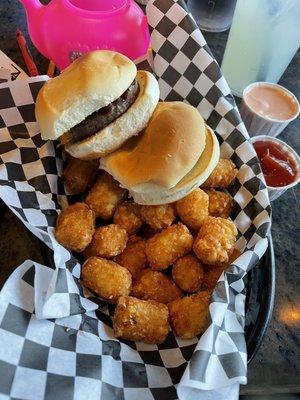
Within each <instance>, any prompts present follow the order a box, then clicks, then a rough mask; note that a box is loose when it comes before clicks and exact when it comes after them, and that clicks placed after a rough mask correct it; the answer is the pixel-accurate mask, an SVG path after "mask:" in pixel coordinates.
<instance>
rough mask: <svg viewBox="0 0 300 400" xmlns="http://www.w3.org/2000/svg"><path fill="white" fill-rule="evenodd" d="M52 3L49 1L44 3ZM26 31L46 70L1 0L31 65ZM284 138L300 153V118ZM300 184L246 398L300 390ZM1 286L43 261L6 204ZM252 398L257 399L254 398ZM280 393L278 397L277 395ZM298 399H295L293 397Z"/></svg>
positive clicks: (11, 52) (283, 203)
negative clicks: (23, 267) (25, 266)
mask: <svg viewBox="0 0 300 400" xmlns="http://www.w3.org/2000/svg"><path fill="white" fill-rule="evenodd" d="M197 1H198V0H189V2H188V3H189V6H190V8H191V10H192V12H193V14H194V17H195V19H196V21H197V20H198V19H199V15H198V14H199V13H198V12H197ZM42 2H43V3H46V2H47V1H42ZM17 28H19V29H21V30H22V31H23V32H24V34H25V36H26V38H27V39H28V44H29V46H30V50H31V52H32V54H33V57H34V59H35V61H36V64H37V66H38V70H39V72H40V73H41V74H44V73H46V71H47V66H48V62H47V60H45V58H43V57H42V56H41V55H40V54H39V53H38V52H37V50H35V48H34V47H33V45H32V44H31V42H30V40H29V38H28V34H27V27H26V19H25V12H24V10H23V8H22V5H21V4H20V3H19V2H18V1H17V0H1V2H0V49H1V50H2V51H4V52H5V53H6V54H7V55H8V56H9V57H10V58H11V59H13V60H14V61H15V62H16V63H18V64H19V65H20V66H21V67H22V68H24V69H26V68H25V65H24V63H23V60H22V58H21V56H20V53H19V50H18V45H17V42H16V40H15V31H16V29H17ZM203 33H204V36H205V38H206V40H207V42H208V44H209V46H210V48H211V50H212V52H213V53H214V55H215V57H216V58H217V60H218V61H219V62H221V60H222V57H223V52H224V49H225V45H226V40H227V36H228V33H226V32H225V33H206V32H203ZM299 71H300V52H299V51H298V53H297V54H296V56H295V57H294V59H293V61H292V62H291V64H290V65H289V67H288V68H287V70H286V72H285V73H284V75H283V76H282V78H281V80H280V82H279V83H280V84H282V85H283V86H285V87H286V88H288V89H289V90H291V91H292V92H293V93H294V94H295V95H296V96H297V97H298V99H299V98H300V74H299ZM280 139H282V140H284V141H286V142H287V143H288V144H289V145H290V146H292V147H293V148H294V149H295V150H296V151H297V152H298V154H299V153H300V119H299V118H298V119H296V120H295V121H293V122H292V123H291V124H290V125H289V126H288V127H287V128H286V129H285V131H284V132H283V133H282V134H281V135H280ZM299 198H300V185H298V187H296V188H294V189H290V190H289V191H287V192H285V193H284V194H283V195H282V196H281V197H280V198H279V199H277V200H276V201H275V202H274V203H273V204H272V208H273V224H272V236H273V241H274V249H275V257H276V297H275V306H274V312H273V317H272V320H271V322H270V325H269V329H268V332H267V335H266V337H265V340H264V343H263V344H262V346H261V348H260V350H259V352H258V353H257V355H256V357H255V359H254V360H253V361H252V363H251V364H250V366H249V370H248V385H247V386H244V387H242V388H241V393H242V394H244V395H247V396H245V397H244V396H242V398H243V399H246V398H247V399H248V395H253V394H257V395H258V394H261V395H263V394H264V395H270V394H278V396H280V397H278V399H279V398H280V400H283V399H287V397H285V396H284V395H283V393H294V394H296V393H300V379H299V370H300V358H299V337H300V329H299V328H300V296H299V290H298V288H299V284H300V227H299V220H300V207H299ZM0 221H1V224H0V254H1V258H0V286H2V285H3V283H4V282H5V280H6V278H7V277H8V276H9V274H10V273H11V272H12V271H13V269H14V268H15V267H17V266H18V265H19V264H21V263H22V262H23V261H24V260H26V259H32V260H35V261H38V262H41V263H42V262H43V261H42V257H41V253H40V247H39V243H38V240H37V239H35V238H34V237H33V236H32V234H31V233H30V232H29V231H28V230H27V229H26V228H25V227H24V226H23V224H22V223H21V222H20V221H19V220H17V219H16V218H15V217H14V216H13V215H12V213H11V212H9V211H8V210H7V209H5V208H1V207H0ZM251 398H252V397H251ZM273 398H274V399H276V398H277V396H275V397H274V396H273V397H272V399H273ZM291 398H295V397H289V399H291Z"/></svg>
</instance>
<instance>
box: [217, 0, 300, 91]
mask: <svg viewBox="0 0 300 400" xmlns="http://www.w3.org/2000/svg"><path fill="white" fill-rule="evenodd" d="M299 46H300V0H251V1H250V0H238V1H237V5H236V9H235V13H234V17H233V22H232V26H231V29H230V33H229V37H228V41H227V45H226V49H225V54H224V58H223V63H222V71H223V74H224V76H225V78H226V80H227V82H228V84H229V86H230V89H231V90H232V92H233V94H235V95H236V96H239V97H241V96H242V93H243V90H244V89H245V87H246V86H248V85H249V84H250V83H253V82H258V81H259V82H262V81H263V82H272V83H277V82H278V81H279V79H280V77H281V75H282V74H283V72H284V71H285V69H286V67H287V66H288V64H289V63H290V61H291V60H292V58H293V56H294V55H295V53H296V51H297V49H298V48H299Z"/></svg>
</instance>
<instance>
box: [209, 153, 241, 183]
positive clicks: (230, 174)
mask: <svg viewBox="0 0 300 400" xmlns="http://www.w3.org/2000/svg"><path fill="white" fill-rule="evenodd" d="M236 175H237V168H236V166H235V164H234V163H233V162H232V161H231V160H227V159H225V158H220V160H219V162H218V164H217V166H216V168H215V169H214V170H213V172H212V173H211V174H210V176H209V177H208V179H207V180H206V181H205V182H204V183H203V185H202V187H205V188H219V189H225V188H227V187H229V186H230V185H232V183H233V181H234V180H235V177H236Z"/></svg>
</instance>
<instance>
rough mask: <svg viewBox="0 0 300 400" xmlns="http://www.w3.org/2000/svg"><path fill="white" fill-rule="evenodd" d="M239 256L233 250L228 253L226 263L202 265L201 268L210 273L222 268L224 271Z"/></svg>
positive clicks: (237, 251)
mask: <svg viewBox="0 0 300 400" xmlns="http://www.w3.org/2000/svg"><path fill="white" fill-rule="evenodd" d="M240 255H241V252H240V251H239V250H238V249H236V248H234V249H233V250H232V253H230V255H229V258H228V261H227V262H224V263H220V265H209V264H203V268H204V270H205V271H210V270H211V269H215V268H219V267H222V268H223V269H226V268H227V267H229V265H230V264H232V263H234V261H235V260H236V259H237V258H238V257H239V256H240Z"/></svg>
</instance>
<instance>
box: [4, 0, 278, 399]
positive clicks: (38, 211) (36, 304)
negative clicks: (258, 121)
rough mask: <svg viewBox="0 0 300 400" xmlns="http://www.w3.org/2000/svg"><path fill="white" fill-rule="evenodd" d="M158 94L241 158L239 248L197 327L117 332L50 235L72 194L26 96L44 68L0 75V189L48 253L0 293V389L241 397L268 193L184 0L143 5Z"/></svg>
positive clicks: (59, 395)
mask: <svg viewBox="0 0 300 400" xmlns="http://www.w3.org/2000/svg"><path fill="white" fill-rule="evenodd" d="M147 15H148V20H149V25H150V27H151V37H152V49H153V55H154V59H153V63H154V64H153V65H154V72H155V73H156V75H157V78H158V81H159V85H160V89H161V98H162V100H183V101H186V102H188V103H190V104H192V105H194V106H196V107H197V108H198V110H199V111H200V113H201V114H202V116H203V117H204V118H205V119H206V121H207V123H208V124H209V125H210V126H211V127H212V128H213V129H214V130H215V132H216V133H217V134H218V138H219V141H220V144H221V154H222V156H223V157H226V158H231V159H232V160H233V161H234V162H235V164H236V165H237V166H238V168H239V173H238V179H237V181H236V183H235V185H234V186H233V187H232V188H231V189H230V193H231V195H232V196H233V198H234V200H235V207H234V211H233V219H234V222H235V223H236V225H237V227H238V229H239V233H240V237H239V240H238V242H237V245H238V248H239V249H241V250H243V254H242V256H240V257H239V258H238V259H237V260H236V261H235V263H234V264H233V265H232V266H231V267H230V268H229V269H228V270H227V271H226V272H225V273H224V274H223V275H222V276H221V278H220V280H219V282H218V284H217V286H216V288H215V290H214V292H213V296H212V302H211V304H210V317H211V323H210V325H209V327H208V329H207V330H206V332H205V333H204V334H203V335H202V337H201V338H199V339H197V338H195V339H191V340H181V339H178V338H176V337H175V336H174V334H173V333H172V332H170V334H169V335H168V337H167V339H166V341H165V342H164V343H163V344H162V345H149V344H144V343H133V342H129V341H124V340H120V341H119V340H116V339H115V337H114V334H113V329H112V319H111V315H112V313H113V308H112V306H110V305H107V304H105V303H102V302H101V301H99V300H97V299H94V298H90V299H87V298H85V295H84V293H83V291H82V288H81V286H80V283H79V280H78V279H79V276H80V265H79V264H78V263H77V261H76V260H75V259H74V258H73V257H72V255H71V254H70V252H69V251H67V250H66V249H64V248H63V247H62V246H60V245H59V244H58V243H57V242H56V240H55V238H54V236H53V229H54V227H55V223H56V218H57V215H58V213H59V210H60V209H61V207H63V206H64V205H66V204H68V203H69V202H72V196H70V195H68V194H66V192H65V189H64V186H63V183H62V180H61V172H62V154H61V151H60V149H59V148H56V147H55V145H54V144H53V142H44V141H43V140H41V136H40V133H39V128H38V126H37V123H36V121H35V117H34V102H35V99H36V96H37V93H38V91H39V89H40V87H41V86H42V85H43V84H44V82H45V79H47V78H46V77H37V78H29V79H28V80H26V81H15V82H8V83H4V84H1V85H0V197H1V198H2V199H3V201H4V202H5V203H6V204H7V206H8V207H9V208H10V209H11V210H12V211H13V212H14V213H15V214H16V216H17V217H18V218H20V219H21V220H22V221H23V223H24V224H25V226H26V227H27V228H28V229H29V230H30V231H31V232H32V233H33V234H35V235H36V236H37V237H38V238H39V239H40V240H42V241H43V242H44V243H45V244H46V245H47V246H48V247H49V249H50V250H49V251H50V252H52V253H53V260H54V262H53V264H52V265H51V266H49V265H48V266H44V265H40V264H38V263H36V262H33V261H29V260H27V261H25V262H24V263H23V264H22V265H21V266H19V267H18V268H17V269H16V270H15V271H14V273H13V274H12V275H11V277H10V278H9V279H8V281H7V282H6V284H5V286H4V288H3V289H2V292H1V293H0V343H1V346H0V371H1V373H0V399H15V398H19V399H33V400H35V399H36V400H40V399H45V400H51V399H55V400H57V399H64V400H68V399H76V400H82V399H84V400H88V399H91V400H92V399H96V398H101V399H102V400H113V399H114V400H115V399H117V400H123V399H124V400H140V399H143V400H154V399H155V400H175V399H177V398H180V399H189V400H194V399H200V398H201V399H205V400H207V399H214V400H218V399H225V400H227V399H228V400H235V399H237V398H238V390H239V384H245V383H246V371H247V352H246V344H245V338H244V333H243V332H244V315H245V310H244V305H245V286H244V282H243V277H244V276H245V274H246V273H247V271H248V270H249V269H250V268H251V267H253V266H254V265H255V263H256V262H257V260H258V259H259V258H260V257H261V256H262V255H263V253H264V252H265V250H266V247H267V239H266V236H267V233H268V230H269V228H270V204H269V200H268V194H267V190H266V187H265V184H264V180H263V176H262V174H261V170H260V167H259V163H258V160H257V158H256V155H255V152H254V150H253V147H252V145H251V144H250V142H249V141H248V134H247V132H246V130H245V127H244V125H243V123H242V121H241V118H240V115H239V113H238V110H237V108H236V105H235V103H234V99H233V97H232V95H231V94H230V90H229V88H228V85H227V83H226V81H225V79H224V77H223V76H222V74H221V72H220V69H219V66H218V64H217V62H216V61H215V59H214V58H213V55H212V54H211V52H210V50H209V48H208V46H207V44H206V42H205V40H204V38H203V36H202V34H201V32H200V31H199V29H198V27H197V25H196V23H195V21H194V19H193V17H192V16H191V15H190V14H189V12H188V10H187V8H186V5H185V3H184V2H183V1H172V0H155V1H153V0H152V1H150V2H149V3H148V5H147Z"/></svg>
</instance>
